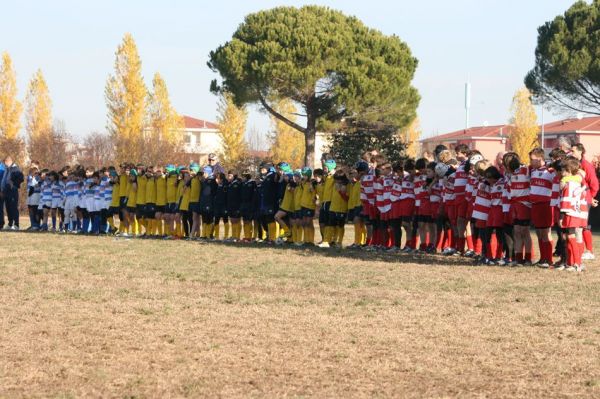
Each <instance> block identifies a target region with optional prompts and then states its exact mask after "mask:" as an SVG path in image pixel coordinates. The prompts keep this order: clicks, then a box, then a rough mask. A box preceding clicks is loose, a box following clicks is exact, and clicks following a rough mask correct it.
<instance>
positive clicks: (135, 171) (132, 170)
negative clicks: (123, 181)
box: [129, 168, 138, 176]
mask: <svg viewBox="0 0 600 399" xmlns="http://www.w3.org/2000/svg"><path fill="white" fill-rule="evenodd" d="M129 175H130V176H137V175H138V172H137V170H136V169H133V168H132V169H131V170H130V171H129Z"/></svg>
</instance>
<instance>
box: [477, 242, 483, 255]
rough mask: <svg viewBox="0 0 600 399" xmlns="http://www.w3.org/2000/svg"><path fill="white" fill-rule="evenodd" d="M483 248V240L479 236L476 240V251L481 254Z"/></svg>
mask: <svg viewBox="0 0 600 399" xmlns="http://www.w3.org/2000/svg"><path fill="white" fill-rule="evenodd" d="M482 250H483V242H482V241H481V238H477V240H476V241H475V253H476V254H479V255H481V251H482Z"/></svg>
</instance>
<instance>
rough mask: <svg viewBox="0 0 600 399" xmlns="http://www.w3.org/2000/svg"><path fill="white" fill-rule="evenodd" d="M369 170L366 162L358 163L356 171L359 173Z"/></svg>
mask: <svg viewBox="0 0 600 399" xmlns="http://www.w3.org/2000/svg"><path fill="white" fill-rule="evenodd" d="M368 170H369V164H368V163H366V162H365V161H358V162H357V163H356V171H357V172H367V171H368Z"/></svg>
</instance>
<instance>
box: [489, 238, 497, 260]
mask: <svg viewBox="0 0 600 399" xmlns="http://www.w3.org/2000/svg"><path fill="white" fill-rule="evenodd" d="M497 250H498V240H497V239H496V233H494V234H492V236H491V237H490V242H489V244H488V253H487V257H488V258H492V259H494V257H495V256H496V251H497Z"/></svg>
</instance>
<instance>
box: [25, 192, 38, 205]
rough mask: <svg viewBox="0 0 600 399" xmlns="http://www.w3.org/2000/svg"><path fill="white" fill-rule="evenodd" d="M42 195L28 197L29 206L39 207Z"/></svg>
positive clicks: (35, 194)
mask: <svg viewBox="0 0 600 399" xmlns="http://www.w3.org/2000/svg"><path fill="white" fill-rule="evenodd" d="M40 198H41V194H40V193H33V194H31V195H30V196H29V197H27V206H38V205H39V204H40Z"/></svg>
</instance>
